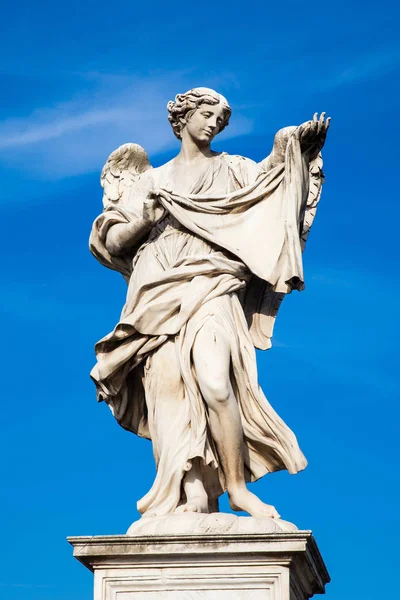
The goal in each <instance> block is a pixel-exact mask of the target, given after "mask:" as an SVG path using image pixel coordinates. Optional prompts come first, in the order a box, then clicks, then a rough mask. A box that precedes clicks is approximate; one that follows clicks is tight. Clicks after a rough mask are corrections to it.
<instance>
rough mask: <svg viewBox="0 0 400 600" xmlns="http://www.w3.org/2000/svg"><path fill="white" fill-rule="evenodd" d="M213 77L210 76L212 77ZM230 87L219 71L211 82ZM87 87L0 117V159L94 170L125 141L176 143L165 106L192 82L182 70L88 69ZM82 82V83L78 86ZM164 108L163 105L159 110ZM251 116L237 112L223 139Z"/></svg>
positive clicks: (71, 171) (43, 169)
mask: <svg viewBox="0 0 400 600" xmlns="http://www.w3.org/2000/svg"><path fill="white" fill-rule="evenodd" d="M211 79H212V78H211ZM227 82H228V86H232V79H231V78H229V77H227V78H224V77H223V76H222V77H221V78H219V79H215V81H212V80H211V81H209V82H208V85H212V84H213V83H214V85H215V87H218V88H220V87H221V83H222V84H224V83H225V84H226V83H227ZM87 83H88V84H89V83H90V85H87V86H86V90H85V91H84V92H81V93H80V94H79V96H78V97H73V98H71V99H69V100H68V101H66V102H62V103H57V104H53V105H52V106H50V107H49V108H41V109H39V110H36V111H34V112H33V113H32V114H31V115H29V116H28V117H26V118H22V119H8V120H5V121H3V122H0V158H1V159H2V161H4V162H5V163H6V164H7V162H10V163H14V164H15V160H16V159H18V160H19V161H21V158H22V162H23V163H24V168H25V170H27V171H28V172H29V171H30V172H34V173H36V174H42V175H46V177H49V176H50V177H51V176H53V177H54V178H59V177H63V176H68V175H77V174H81V173H87V172H90V171H92V170H99V169H100V168H101V163H102V161H104V160H105V158H106V157H107V155H108V153H110V152H111V151H112V150H114V149H115V148H116V147H117V146H119V145H120V144H123V143H126V142H128V141H132V142H136V143H139V144H141V145H143V146H144V147H145V148H146V150H147V151H148V152H149V153H153V154H154V153H158V152H163V151H166V150H168V149H169V148H172V147H173V146H174V145H176V141H175V138H174V136H173V135H172V132H171V128H170V125H169V123H168V121H167V118H166V110H165V108H164V107H165V106H166V103H167V101H168V100H169V99H171V98H173V97H174V95H175V94H176V93H177V92H179V91H184V90H186V89H188V88H190V87H192V86H193V85H196V82H194V81H192V80H191V78H190V76H188V75H187V74H185V73H172V74H168V75H165V74H158V75H154V76H151V77H150V76H149V77H130V76H109V75H106V76H105V75H96V74H89V77H88V78H87ZM82 88H84V89H85V86H84V85H82V83H81V88H80V89H82ZM163 108H164V110H163ZM251 129H252V121H251V120H250V119H248V118H246V117H244V116H242V115H240V110H239V111H238V114H236V118H235V120H234V121H233V122H232V125H230V126H229V128H227V129H226V132H224V133H223V134H222V135H224V137H225V138H228V137H234V136H237V135H243V134H245V133H248V132H249V131H251Z"/></svg>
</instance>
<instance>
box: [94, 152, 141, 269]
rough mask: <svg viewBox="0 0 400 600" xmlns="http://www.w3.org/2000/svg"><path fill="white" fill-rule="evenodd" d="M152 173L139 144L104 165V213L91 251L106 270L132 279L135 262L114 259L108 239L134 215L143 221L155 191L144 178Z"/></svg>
mask: <svg viewBox="0 0 400 600" xmlns="http://www.w3.org/2000/svg"><path fill="white" fill-rule="evenodd" d="M150 169H152V166H151V164H150V161H149V157H148V156H147V152H146V151H145V150H144V148H142V146H139V145H138V144H124V145H123V146H120V147H119V148H117V149H116V150H114V152H112V153H111V154H110V156H109V157H108V159H107V162H106V164H105V165H104V167H103V169H102V172H101V177H100V183H101V187H102V188H103V190H104V194H103V205H104V210H103V212H102V214H101V215H99V216H98V217H97V219H96V220H95V221H94V223H93V227H92V231H91V234H90V240H89V248H90V251H91V252H92V254H93V255H94V256H95V257H96V258H97V260H98V261H99V262H100V263H101V264H102V265H104V266H106V267H108V268H109V269H113V270H115V271H119V272H120V273H122V275H123V276H124V277H125V279H126V280H128V279H129V276H130V273H131V271H132V261H131V260H127V259H125V258H124V257H119V258H118V257H114V256H111V255H110V254H109V252H108V251H107V248H106V246H105V237H106V235H107V232H108V230H109V228H110V227H112V225H113V224H115V223H121V222H122V223H123V222H127V221H129V220H130V219H131V217H132V213H133V214H134V215H135V216H137V217H139V216H141V215H142V212H143V200H144V198H146V197H147V195H148V192H149V191H150V189H152V185H153V184H152V180H151V178H150V177H146V176H145V175H144V174H145V173H146V172H147V171H149V170H150Z"/></svg>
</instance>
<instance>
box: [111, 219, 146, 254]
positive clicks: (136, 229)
mask: <svg viewBox="0 0 400 600" xmlns="http://www.w3.org/2000/svg"><path fill="white" fill-rule="evenodd" d="M151 227H152V223H151V222H149V221H148V220H146V219H135V220H134V221H130V222H129V223H116V224H115V225H112V227H110V229H109V230H108V232H107V235H106V239H105V246H106V249H107V250H108V252H109V253H110V254H111V256H121V255H122V254H126V253H127V252H129V250H130V249H131V248H133V247H134V246H136V245H137V243H138V242H140V240H141V239H142V238H143V237H144V236H145V235H146V234H147V233H149V231H150V229H151Z"/></svg>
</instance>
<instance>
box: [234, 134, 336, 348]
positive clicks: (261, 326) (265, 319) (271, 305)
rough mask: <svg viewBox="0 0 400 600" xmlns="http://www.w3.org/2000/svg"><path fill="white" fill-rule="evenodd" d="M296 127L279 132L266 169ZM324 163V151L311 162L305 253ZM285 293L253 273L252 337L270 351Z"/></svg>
mask: <svg viewBox="0 0 400 600" xmlns="http://www.w3.org/2000/svg"><path fill="white" fill-rule="evenodd" d="M294 129H295V128H294V127H293V128H292V127H287V128H285V129H284V130H281V132H278V134H277V135H276V137H275V142H274V149H273V151H272V153H271V154H270V156H269V157H267V158H266V159H265V160H264V161H263V162H262V163H261V164H260V166H261V168H262V169H263V170H269V169H271V168H273V167H274V166H275V165H276V164H278V163H279V162H281V161H282V160H283V158H282V157H281V153H282V152H283V154H284V151H285V148H286V145H285V140H284V138H285V137H286V142H287V137H288V135H290V134H291V133H292V131H293V130H294ZM322 165H323V161H322V155H321V154H318V156H317V157H316V158H315V159H314V160H313V161H311V162H310V165H309V177H310V184H309V193H308V197H307V202H306V206H305V212H304V218H303V221H302V226H301V231H300V241H301V250H302V252H304V248H305V245H306V242H307V238H308V235H309V233H310V229H311V226H312V224H313V221H314V218H315V214H316V212H317V205H318V202H319V200H320V197H321V191H322V184H323V183H324V173H323V171H322ZM285 295H286V294H283V293H279V292H274V291H273V290H271V289H269V286H268V284H267V283H266V282H265V281H263V280H262V279H259V278H258V277H254V276H253V278H252V280H251V281H250V284H249V286H248V288H247V292H246V297H245V314H246V317H247V322H248V325H249V329H250V333H251V338H252V341H253V343H254V345H255V347H256V348H259V349H260V350H268V349H269V348H271V345H272V343H271V338H272V334H273V331H274V325H275V320H276V316H277V314H278V311H279V308H280V305H281V303H282V300H283V299H284V297H285Z"/></svg>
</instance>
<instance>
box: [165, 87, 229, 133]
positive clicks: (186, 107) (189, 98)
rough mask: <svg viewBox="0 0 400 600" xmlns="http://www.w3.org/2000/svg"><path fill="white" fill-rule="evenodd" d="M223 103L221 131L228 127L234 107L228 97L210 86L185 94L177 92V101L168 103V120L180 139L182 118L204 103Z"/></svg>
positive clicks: (194, 89)
mask: <svg viewBox="0 0 400 600" xmlns="http://www.w3.org/2000/svg"><path fill="white" fill-rule="evenodd" d="M219 103H221V104H222V105H223V108H224V111H223V123H222V125H221V127H220V130H219V133H221V131H223V130H224V129H225V127H227V125H228V124H229V118H230V116H231V113H232V109H231V107H230V106H229V104H228V101H227V99H226V98H225V97H224V96H222V95H221V94H218V93H217V92H215V91H214V90H211V89H210V88H203V87H201V88H193V89H192V90H189V91H188V92H186V93H185V94H177V95H176V96H175V102H173V101H172V100H170V101H169V102H168V104H167V109H168V113H169V114H168V121H169V122H170V123H171V127H172V129H173V132H174V134H175V136H176V137H177V138H178V139H179V140H180V139H182V136H181V131H182V119H183V118H184V117H186V116H189V117H190V115H191V114H192V113H194V111H195V110H196V109H197V108H199V106H201V105H202V104H211V105H215V104H219Z"/></svg>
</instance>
